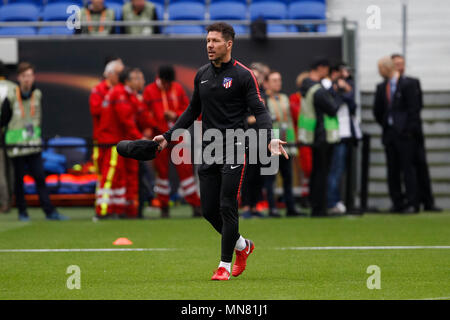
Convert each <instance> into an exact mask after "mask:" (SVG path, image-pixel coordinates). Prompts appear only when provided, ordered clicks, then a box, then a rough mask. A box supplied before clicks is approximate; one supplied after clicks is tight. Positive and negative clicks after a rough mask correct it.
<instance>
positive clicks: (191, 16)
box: [168, 2, 205, 20]
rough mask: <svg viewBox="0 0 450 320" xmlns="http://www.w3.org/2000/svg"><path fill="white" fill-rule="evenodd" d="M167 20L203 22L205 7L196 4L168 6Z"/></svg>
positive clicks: (185, 3) (187, 3)
mask: <svg viewBox="0 0 450 320" xmlns="http://www.w3.org/2000/svg"><path fill="white" fill-rule="evenodd" d="M168 12H169V20H203V19H205V5H203V4H201V3H197V2H179V3H174V4H169V8H168Z"/></svg>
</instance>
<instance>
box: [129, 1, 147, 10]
mask: <svg viewBox="0 0 450 320" xmlns="http://www.w3.org/2000/svg"><path fill="white" fill-rule="evenodd" d="M145 1H146V0H131V4H132V5H133V8H135V9H136V10H142V9H144V7H145Z"/></svg>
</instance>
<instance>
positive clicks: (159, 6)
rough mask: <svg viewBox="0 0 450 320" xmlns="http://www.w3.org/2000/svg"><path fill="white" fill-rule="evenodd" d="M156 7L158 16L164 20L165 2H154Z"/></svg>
mask: <svg viewBox="0 0 450 320" xmlns="http://www.w3.org/2000/svg"><path fill="white" fill-rule="evenodd" d="M153 4H154V5H155V7H156V16H157V18H158V20H164V4H161V3H153Z"/></svg>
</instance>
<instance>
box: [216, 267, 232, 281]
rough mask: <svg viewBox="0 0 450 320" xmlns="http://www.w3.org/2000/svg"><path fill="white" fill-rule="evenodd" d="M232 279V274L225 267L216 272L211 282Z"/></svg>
mask: <svg viewBox="0 0 450 320" xmlns="http://www.w3.org/2000/svg"><path fill="white" fill-rule="evenodd" d="M228 279H230V273H229V272H228V271H227V269H225V268H224V267H220V268H219V269H217V270H216V271H215V272H214V275H213V276H212V278H211V280H228Z"/></svg>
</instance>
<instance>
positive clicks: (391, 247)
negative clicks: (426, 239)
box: [276, 246, 450, 250]
mask: <svg viewBox="0 0 450 320" xmlns="http://www.w3.org/2000/svg"><path fill="white" fill-rule="evenodd" d="M276 249H279V250H414V249H450V246H365V247H283V248H276Z"/></svg>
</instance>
